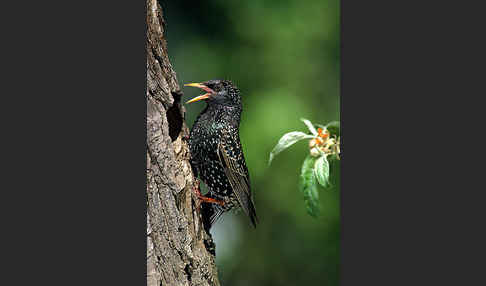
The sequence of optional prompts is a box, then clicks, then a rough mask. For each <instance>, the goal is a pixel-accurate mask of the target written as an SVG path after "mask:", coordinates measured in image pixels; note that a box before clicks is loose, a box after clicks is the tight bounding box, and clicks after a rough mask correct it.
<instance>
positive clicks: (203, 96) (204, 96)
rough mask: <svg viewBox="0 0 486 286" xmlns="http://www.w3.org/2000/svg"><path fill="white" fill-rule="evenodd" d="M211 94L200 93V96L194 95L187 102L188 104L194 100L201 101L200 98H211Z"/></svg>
mask: <svg viewBox="0 0 486 286" xmlns="http://www.w3.org/2000/svg"><path fill="white" fill-rule="evenodd" d="M209 96H210V94H209V93H205V94H203V95H200V96H196V97H194V98H193V99H191V100H189V101H187V102H186V104H188V103H192V102H195V101H199V100H202V99H207V98H209Z"/></svg>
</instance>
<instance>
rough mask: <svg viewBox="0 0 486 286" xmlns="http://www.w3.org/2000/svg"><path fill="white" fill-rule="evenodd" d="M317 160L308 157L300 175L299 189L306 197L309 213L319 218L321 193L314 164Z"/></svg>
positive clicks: (305, 201)
mask: <svg viewBox="0 0 486 286" xmlns="http://www.w3.org/2000/svg"><path fill="white" fill-rule="evenodd" d="M315 161H316V158H314V157H312V156H310V155H307V158H305V160H304V163H303V164H302V170H301V174H300V182H299V188H300V191H301V192H302V194H303V195H304V203H305V206H306V209H307V212H308V213H309V214H310V215H311V216H313V217H317V216H318V215H319V193H318V189H317V180H316V176H315V174H314V164H315Z"/></svg>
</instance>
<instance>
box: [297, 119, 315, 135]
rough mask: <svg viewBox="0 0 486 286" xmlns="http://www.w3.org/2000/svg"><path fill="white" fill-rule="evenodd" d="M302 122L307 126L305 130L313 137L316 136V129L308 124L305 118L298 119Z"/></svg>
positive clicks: (310, 123)
mask: <svg viewBox="0 0 486 286" xmlns="http://www.w3.org/2000/svg"><path fill="white" fill-rule="evenodd" d="M300 120H301V121H302V122H304V123H305V125H307V128H308V129H309V131H310V132H311V133H312V134H313V135H314V136H317V130H316V128H315V127H314V125H313V124H312V122H310V121H309V120H307V119H305V118H301V119H300Z"/></svg>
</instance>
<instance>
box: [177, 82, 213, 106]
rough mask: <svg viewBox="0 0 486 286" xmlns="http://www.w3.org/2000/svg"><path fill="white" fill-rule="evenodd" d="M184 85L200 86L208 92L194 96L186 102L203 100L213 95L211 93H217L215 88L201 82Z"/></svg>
mask: <svg viewBox="0 0 486 286" xmlns="http://www.w3.org/2000/svg"><path fill="white" fill-rule="evenodd" d="M184 86H193V87H198V88H200V89H202V90H204V91H206V92H207V93H205V94H203V95H200V96H196V97H194V98H193V99H191V100H189V101H187V102H186V104H188V103H192V102H195V101H199V100H202V99H207V98H209V97H210V96H211V94H213V93H215V92H214V90H212V89H210V88H209V87H207V86H205V85H204V84H201V83H186V84H185V85H184Z"/></svg>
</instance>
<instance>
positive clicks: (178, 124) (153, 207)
mask: <svg viewBox="0 0 486 286" xmlns="http://www.w3.org/2000/svg"><path fill="white" fill-rule="evenodd" d="M146 4H147V42H146V52H147V95H146V96H147V285H149V286H160V285H171V286H172V285H219V281H218V276H217V270H216V266H215V258H214V243H213V241H212V238H211V236H210V234H208V233H206V231H205V230H204V227H202V220H201V217H200V215H199V213H198V212H197V211H196V209H197V208H196V204H195V200H194V198H195V196H194V193H193V182H194V176H193V173H192V170H191V167H190V164H189V161H188V159H189V156H190V155H189V150H188V146H187V139H186V138H187V137H188V135H189V131H188V128H187V126H186V124H185V122H184V113H185V109H184V106H183V105H182V104H181V103H180V99H181V96H182V92H181V90H180V88H179V85H178V83H177V78H176V74H175V72H174V70H173V69H172V66H171V64H170V62H169V58H168V55H167V43H166V41H165V38H164V24H165V23H164V19H163V15H162V8H161V6H160V5H159V4H158V2H157V0H147V3H146Z"/></svg>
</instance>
